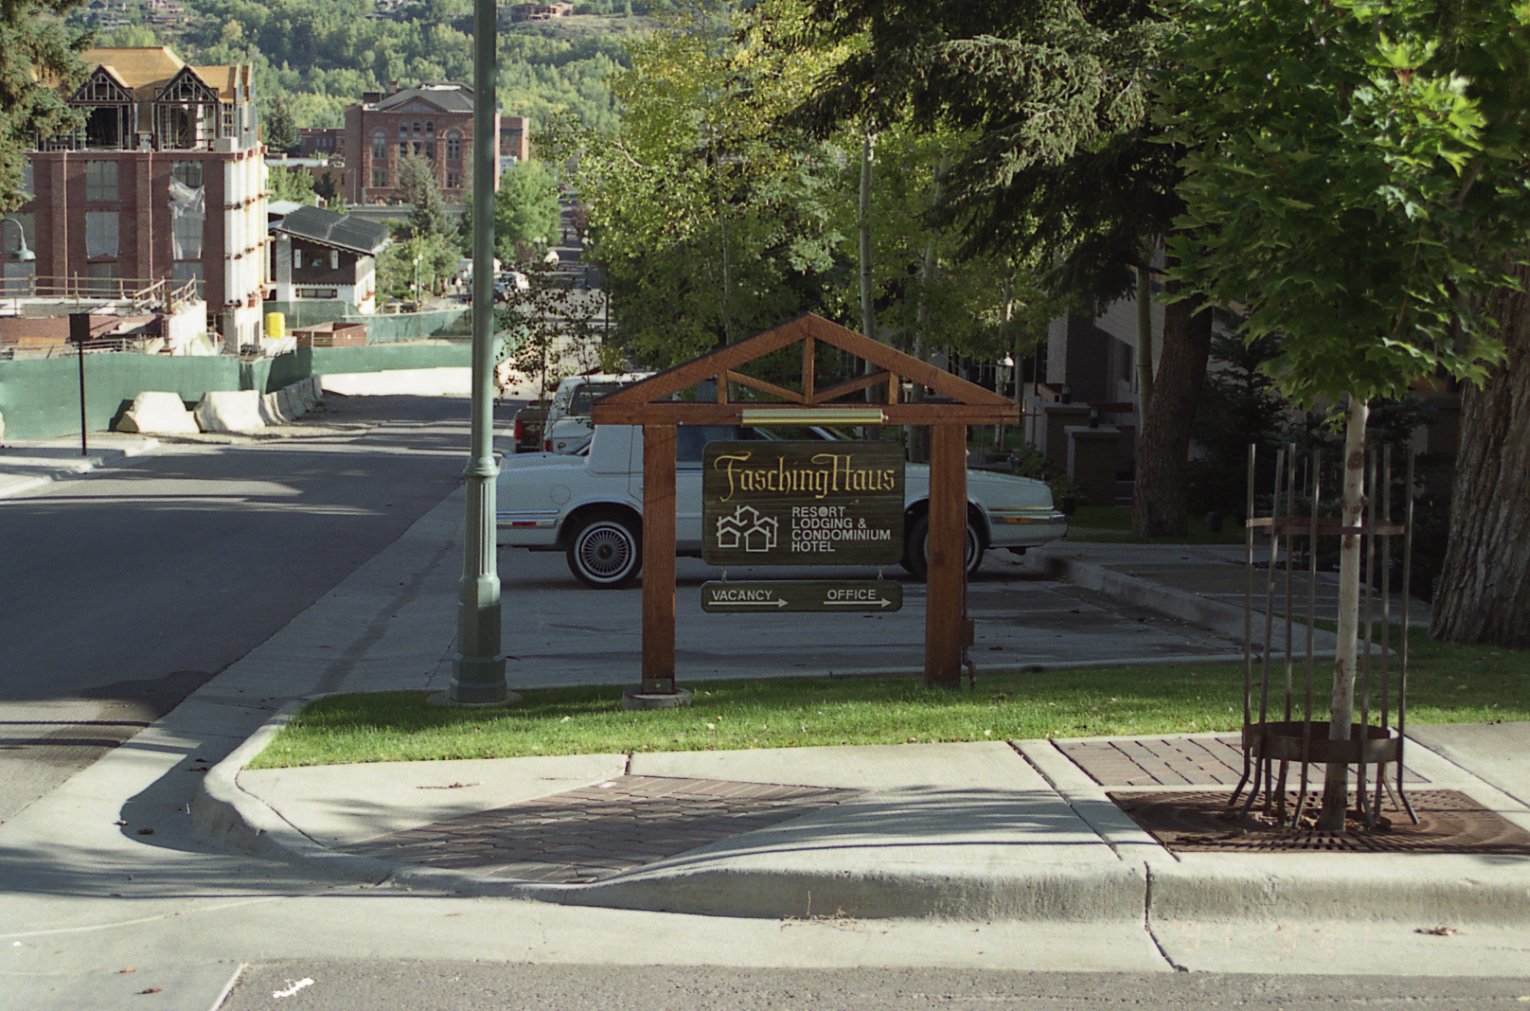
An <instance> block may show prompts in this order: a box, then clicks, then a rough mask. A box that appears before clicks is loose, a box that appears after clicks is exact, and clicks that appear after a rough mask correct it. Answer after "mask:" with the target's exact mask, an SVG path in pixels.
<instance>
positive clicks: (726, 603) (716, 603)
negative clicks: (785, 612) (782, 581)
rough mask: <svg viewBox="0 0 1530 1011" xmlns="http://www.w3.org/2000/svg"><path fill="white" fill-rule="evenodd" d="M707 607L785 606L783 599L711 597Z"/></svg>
mask: <svg viewBox="0 0 1530 1011" xmlns="http://www.w3.org/2000/svg"><path fill="white" fill-rule="evenodd" d="M707 606H708V607H785V606H786V601H784V600H720V599H718V598H717V597H713V598H712V599H711V600H709V601H708V602H707Z"/></svg>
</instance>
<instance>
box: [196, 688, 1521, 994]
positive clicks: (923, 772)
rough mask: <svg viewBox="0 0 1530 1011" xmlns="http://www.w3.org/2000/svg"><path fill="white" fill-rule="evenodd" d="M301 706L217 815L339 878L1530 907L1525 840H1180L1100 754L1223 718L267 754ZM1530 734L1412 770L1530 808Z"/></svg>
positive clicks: (726, 891)
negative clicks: (582, 751)
mask: <svg viewBox="0 0 1530 1011" xmlns="http://www.w3.org/2000/svg"><path fill="white" fill-rule="evenodd" d="M288 712H289V713H290V712H291V710H290V709H289V711H288ZM286 715H287V714H283V715H282V716H279V717H278V718H277V719H276V720H273V721H272V722H271V723H269V724H268V725H267V726H266V727H265V728H263V729H262V731H261V732H259V733H257V734H256V735H255V736H253V737H252V738H251V739H250V740H249V741H248V742H246V743H245V745H243V746H242V747H241V748H239V749H237V750H236V751H235V752H234V753H233V754H232V755H230V756H229V758H228V759H226V760H225V761H224V762H222V763H221V764H219V765H218V766H217V767H216V768H214V769H213V770H211V772H209V774H208V776H207V778H206V789H205V793H204V795H203V797H202V798H201V799H200V800H199V803H198V804H197V805H196V806H195V807H194V810H193V816H194V817H196V818H198V819H199V820H200V821H201V823H202V824H203V825H204V826H206V827H207V829H208V830H209V831H211V832H213V833H215V834H217V835H219V836H220V837H221V838H222V839H223V840H225V841H226V842H229V843H232V844H235V845H238V846H240V847H243V848H247V849H249V850H251V851H253V852H258V853H261V854H263V855H268V856H270V855H283V856H285V857H286V858H288V859H301V860H303V861H304V863H305V864H306V865H307V866H308V867H309V868H310V869H311V870H312V871H313V872H314V873H315V874H319V875H323V876H326V877H333V878H335V879H337V880H349V881H371V882H382V881H387V882H390V883H392V884H394V885H397V886H400V887H406V888H421V887H425V888H441V889H447V890H450V891H456V892H460V893H466V894H475V895H501V896H516V897H520V898H535V899H542V900H546V901H551V902H557V903H564V904H572V905H601V906H609V907H614V908H627V909H642V910H662V911H672V912H688V913H706V914H713V915H727V916H751V917H773V918H792V917H797V918H802V917H813V916H847V917H855V918H875V917H934V918H940V919H945V920H995V919H1024V920H1042V921H1058V922H1064V921H1106V920H1114V921H1130V922H1138V923H1140V922H1142V921H1143V920H1144V918H1146V919H1147V920H1149V921H1159V920H1163V921H1183V920H1195V921H1233V922H1236V921H1249V920H1256V921H1267V920H1280V919H1289V918H1298V919H1303V920H1315V919H1324V920H1331V919H1351V918H1353V919H1363V920H1401V921H1409V922H1415V923H1419V924H1424V925H1435V924H1459V923H1462V922H1473V923H1493V924H1501V925H1522V926H1523V925H1530V855H1525V853H1524V852H1523V851H1522V852H1521V853H1520V854H1517V855H1504V854H1481V853H1479V854H1463V853H1409V852H1398V853H1357V852H1288V853H1270V852H1248V853H1200V852H1193V853H1185V852H1181V853H1173V852H1170V851H1169V850H1168V849H1166V848H1165V847H1164V846H1162V845H1160V844H1159V842H1158V841H1157V840H1156V839H1155V838H1154V837H1153V836H1152V835H1150V834H1149V833H1147V832H1145V831H1144V830H1143V829H1141V828H1139V827H1138V826H1137V824H1136V823H1134V822H1133V821H1132V819H1131V818H1130V817H1128V816H1127V815H1126V814H1125V813H1123V811H1122V810H1121V808H1120V807H1119V806H1118V805H1117V804H1116V803H1115V802H1114V801H1113V800H1112V798H1111V796H1110V794H1112V793H1117V794H1119V793H1120V791H1121V790H1122V788H1123V787H1124V784H1123V783H1120V782H1112V781H1111V778H1110V777H1109V776H1108V775H1107V776H1106V777H1104V778H1105V782H1100V781H1099V779H1098V778H1096V777H1097V775H1098V767H1096V769H1095V771H1094V774H1092V773H1091V769H1090V763H1089V762H1088V761H1083V762H1081V761H1079V760H1078V759H1077V757H1076V754H1077V753H1086V754H1087V753H1088V752H1089V751H1090V748H1089V747H1087V746H1094V747H1095V748H1103V749H1108V750H1115V751H1118V752H1124V753H1130V752H1132V751H1133V750H1134V749H1136V750H1141V749H1144V748H1151V747H1152V746H1154V745H1161V746H1166V747H1169V748H1180V749H1185V748H1186V747H1187V746H1194V745H1197V744H1210V743H1215V739H1214V738H1213V737H1212V735H1193V736H1187V737H1176V738H1162V739H1154V740H1142V739H1136V740H1110V741H1107V740H1094V741H1062V740H1054V741H1018V742H991V743H989V742H985V743H977V744H932V745H904V746H891V747H844V748H801V749H779V750H763V751H738V752H689V753H677V754H636V755H630V756H627V755H585V756H576V757H569V758H527V759H506V760H488V761H462V762H440V763H398V764H380V765H362V766H327V767H316V768H303V769H284V770H267V771H248V770H244V769H243V765H244V764H245V763H246V762H247V761H248V760H249V759H251V758H252V757H253V756H254V755H255V754H257V753H258V752H259V750H260V749H261V748H262V747H264V745H265V743H266V741H267V740H268V738H269V736H270V735H271V734H273V733H274V732H275V731H276V730H277V729H278V728H279V727H280V726H281V724H282V723H283V722H285V719H286ZM1426 742H1427V744H1426ZM1224 744H1225V742H1224ZM1079 746H1084V747H1079ZM1070 752H1072V753H1073V754H1070ZM1526 754H1530V724H1502V725H1497V726H1494V727H1491V728H1478V727H1462V728H1457V727H1430V728H1427V729H1426V730H1425V731H1423V732H1422V733H1419V734H1417V735H1415V737H1414V746H1412V747H1410V748H1408V750H1407V766H1408V769H1409V772H1410V780H1411V781H1412V782H1411V783H1410V792H1411V791H1412V790H1417V789H1420V788H1422V787H1426V788H1427V789H1428V790H1429V791H1438V790H1453V791H1459V792H1460V793H1462V794H1465V795H1466V796H1467V797H1469V798H1471V799H1472V800H1473V801H1475V802H1476V803H1477V804H1479V805H1481V807H1482V808H1484V809H1486V810H1488V811H1491V812H1493V813H1495V814H1497V815H1498V816H1501V817H1502V818H1503V819H1504V820H1505V821H1506V822H1507V823H1509V824H1510V825H1513V826H1517V827H1518V828H1519V829H1523V830H1530V806H1527V803H1526V800H1527V799H1530V798H1527V791H1526V790H1525V789H1524V784H1525V783H1526V782H1527V781H1530V777H1527V776H1526V775H1525V772H1526V771H1527V770H1526V765H1525V760H1524V758H1523V756H1525V755H1526ZM1447 756H1448V757H1447ZM1495 782H1496V783H1498V784H1500V785H1501V786H1504V787H1508V788H1509V790H1513V791H1517V792H1518V794H1519V795H1518V796H1514V795H1513V794H1511V793H1510V792H1509V790H1505V789H1500V788H1499V786H1495V785H1494V783H1495ZM1176 785H1178V786H1180V787H1181V788H1182V786H1183V784H1171V783H1165V782H1159V783H1157V784H1155V785H1153V786H1149V787H1145V788H1144V787H1142V786H1140V785H1138V786H1136V787H1134V788H1133V789H1134V790H1136V791H1137V792H1140V793H1153V792H1164V791H1168V790H1170V789H1174V788H1175V787H1176ZM1191 785H1194V784H1191ZM1201 785H1203V786H1213V788H1220V789H1223V790H1225V789H1227V786H1226V784H1225V781H1224V783H1223V784H1221V785H1220V786H1214V785H1213V784H1211V783H1208V782H1203V783H1202V784H1201ZM785 786H791V787H797V788H801V789H800V790H799V791H798V792H797V793H796V794H794V795H793V796H791V797H787V798H785V799H784V800H783V799H781V798H776V797H772V796H770V795H769V794H768V793H767V792H765V791H767V790H768V788H780V787H785ZM762 807H763V808H767V809H769V810H762ZM698 809H699V810H698ZM751 817H752V818H754V819H756V821H757V822H763V823H756V824H746V823H744V820H745V819H748V818H751ZM1521 954H1522V955H1523V956H1524V957H1525V959H1526V961H1525V963H1524V964H1525V967H1526V968H1530V937H1527V940H1526V946H1525V950H1524V951H1523V952H1521Z"/></svg>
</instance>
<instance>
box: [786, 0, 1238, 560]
mask: <svg viewBox="0 0 1530 1011" xmlns="http://www.w3.org/2000/svg"><path fill="white" fill-rule="evenodd" d="M808 8H809V12H810V16H809V17H807V18H805V19H804V20H803V21H802V26H803V27H802V31H801V35H800V39H799V44H800V45H804V46H808V47H812V48H823V47H825V46H834V45H839V46H841V47H843V49H844V56H843V58H842V59H840V60H838V61H837V62H834V63H833V64H832V65H831V68H830V69H829V70H828V71H827V72H826V73H825V74H824V75H823V78H822V80H821V81H819V82H817V83H816V84H815V86H814V87H812V88H810V89H808V90H807V91H805V92H804V94H805V95H807V96H808V97H807V98H806V99H805V100H804V101H803V102H802V103H801V106H800V108H799V109H798V110H797V111H796V112H795V114H794V116H793V119H794V120H798V121H806V122H808V123H810V124H812V125H813V126H814V128H815V129H816V130H817V131H818V132H820V133H825V132H827V131H832V130H836V129H840V128H843V127H844V126H845V125H847V124H853V125H856V126H857V127H858V128H862V129H864V128H867V125H868V124H869V126H870V128H873V129H886V128H887V127H888V126H889V125H891V124H896V123H906V124H907V125H908V127H909V128H911V129H916V130H921V131H928V132H931V133H938V132H944V133H946V134H949V135H952V136H956V137H959V138H962V139H963V141H964V142H963V143H960V144H958V145H957V146H955V147H953V148H952V149H951V151H950V156H951V157H950V161H949V164H948V165H947V167H946V169H945V171H944V172H943V173H942V174H941V175H942V183H941V186H940V192H939V194H938V199H937V200H935V202H934V205H933V207H932V209H931V210H930V212H929V213H928V215H927V216H926V220H927V222H928V223H929V224H930V225H932V226H934V227H937V228H942V229H951V230H952V231H953V232H954V233H956V234H957V235H958V236H959V238H960V240H961V242H960V243H959V245H958V249H957V255H958V256H959V257H961V258H966V257H973V256H977V255H996V256H997V257H998V258H999V259H1000V260H1001V261H1002V262H1010V263H1015V264H1020V265H1022V266H1023V265H1027V264H1030V265H1035V266H1036V269H1037V270H1041V271H1044V273H1045V274H1046V275H1047V276H1046V277H1045V279H1044V280H1045V283H1044V284H1032V285H1028V287H1029V288H1031V289H1033V290H1037V291H1039V292H1044V293H1045V294H1046V295H1048V296H1050V297H1051V298H1053V299H1056V300H1058V302H1060V303H1071V304H1075V305H1080V306H1082V307H1084V308H1089V307H1093V306H1098V305H1101V304H1103V303H1104V302H1106V301H1108V300H1111V299H1114V298H1116V297H1119V296H1120V295H1122V294H1124V293H1125V292H1126V291H1127V290H1128V289H1129V288H1130V286H1131V284H1132V281H1133V271H1134V268H1138V269H1140V268H1145V266H1146V263H1147V257H1148V253H1149V252H1150V251H1151V249H1152V247H1153V245H1154V240H1155V237H1156V236H1158V235H1161V234H1162V233H1164V232H1165V231H1166V230H1167V229H1168V227H1169V224H1170V222H1171V221H1172V220H1173V218H1174V216H1175V214H1176V213H1178V211H1179V209H1180V204H1179V201H1178V198H1177V196H1176V195H1175V193H1174V188H1173V187H1174V182H1175V180H1176V179H1177V178H1178V170H1177V168H1176V165H1175V160H1176V155H1175V152H1174V149H1173V148H1172V146H1170V145H1168V144H1165V143H1163V142H1162V141H1163V138H1162V137H1161V136H1159V131H1158V130H1157V128H1156V127H1155V126H1154V125H1153V123H1152V122H1151V119H1150V116H1149V110H1150V96H1149V83H1150V81H1151V78H1152V74H1153V71H1154V70H1155V69H1156V68H1157V67H1158V66H1159V65H1160V62H1161V48H1162V45H1163V43H1164V41H1165V39H1166V38H1167V37H1168V32H1169V27H1170V26H1169V25H1168V24H1167V23H1166V22H1165V20H1164V19H1163V18H1161V17H1159V16H1157V15H1155V14H1153V13H1152V12H1151V11H1150V10H1149V9H1148V7H1147V5H1145V4H1141V3H1125V4H1123V3H1118V2H1115V0H1082V2H1069V3H1061V2H1048V0H1028V2H1023V3H1012V4H989V3H981V4H975V3H970V2H967V0H809V3H808ZM1031 304H1035V303H1034V301H1032V302H1031ZM1054 304H1057V303H1054ZM1198 310H1199V306H1198V305H1197V304H1196V303H1194V302H1190V301H1179V302H1177V303H1175V304H1174V305H1172V306H1170V307H1169V308H1168V311H1167V312H1166V313H1165V321H1164V335H1163V351H1162V355H1161V356H1160V359H1159V361H1160V364H1159V372H1158V373H1157V375H1156V376H1154V377H1152V378H1153V382H1152V388H1153V391H1154V395H1153V396H1152V397H1151V398H1147V399H1146V402H1145V403H1144V405H1143V407H1144V411H1143V426H1142V434H1141V438H1140V440H1139V443H1138V454H1137V486H1136V495H1135V497H1134V507H1133V526H1134V528H1135V529H1136V530H1137V531H1138V532H1139V533H1144V534H1151V535H1162V534H1173V533H1181V532H1183V530H1184V528H1185V514H1186V509H1185V497H1184V495H1185V487H1186V480H1185V477H1186V475H1185V467H1186V460H1187V457H1188V448H1189V441H1190V426H1191V421H1192V418H1193V416H1194V411H1195V402H1196V399H1197V397H1198V396H1199V393H1200V389H1201V383H1202V380H1203V378H1204V376H1205V371H1206V360H1207V356H1208V353H1209V348H1210V339H1211V319H1210V315H1209V313H1206V312H1201V311H1198ZM1147 338H1148V334H1147V333H1145V332H1144V334H1143V335H1142V339H1141V340H1140V341H1139V343H1140V344H1141V346H1142V347H1143V348H1146V347H1147V346H1148V343H1149V342H1148V339H1147ZM1148 360H1149V361H1151V355H1149V359H1148Z"/></svg>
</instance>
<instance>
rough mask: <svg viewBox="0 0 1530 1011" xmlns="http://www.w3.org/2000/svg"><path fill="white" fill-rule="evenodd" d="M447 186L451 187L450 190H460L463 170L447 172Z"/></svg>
mask: <svg viewBox="0 0 1530 1011" xmlns="http://www.w3.org/2000/svg"><path fill="white" fill-rule="evenodd" d="M446 188H447V189H449V190H460V189H461V188H462V173H461V172H448V173H446Z"/></svg>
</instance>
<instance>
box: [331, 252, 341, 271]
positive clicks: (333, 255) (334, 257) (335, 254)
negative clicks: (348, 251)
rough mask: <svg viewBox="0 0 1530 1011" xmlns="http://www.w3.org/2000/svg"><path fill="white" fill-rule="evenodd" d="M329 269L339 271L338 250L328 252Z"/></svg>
mask: <svg viewBox="0 0 1530 1011" xmlns="http://www.w3.org/2000/svg"><path fill="white" fill-rule="evenodd" d="M329 269H330V270H339V269H340V250H338V249H331V250H330V251H329Z"/></svg>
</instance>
